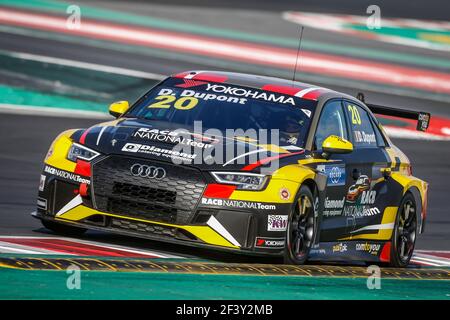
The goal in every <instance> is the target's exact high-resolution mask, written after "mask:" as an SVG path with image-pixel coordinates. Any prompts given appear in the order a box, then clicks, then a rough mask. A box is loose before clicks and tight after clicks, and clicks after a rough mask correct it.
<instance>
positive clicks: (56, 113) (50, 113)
mask: <svg viewBox="0 0 450 320" xmlns="http://www.w3.org/2000/svg"><path fill="white" fill-rule="evenodd" d="M0 113H6V114H23V115H33V116H46V117H63V118H82V119H102V120H103V119H111V118H112V117H111V116H110V115H108V114H107V113H104V112H98V111H88V110H76V109H67V108H58V107H55V108H53V107H40V106H27V105H17V104H7V103H0Z"/></svg>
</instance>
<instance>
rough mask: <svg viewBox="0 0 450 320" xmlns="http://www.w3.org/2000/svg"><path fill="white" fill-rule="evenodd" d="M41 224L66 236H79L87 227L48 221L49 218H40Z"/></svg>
mask: <svg viewBox="0 0 450 320" xmlns="http://www.w3.org/2000/svg"><path fill="white" fill-rule="evenodd" d="M41 222H42V225H43V226H44V227H46V228H47V229H49V230H51V231H53V232H55V233H58V234H61V235H66V236H81V235H82V234H83V233H85V232H86V231H87V229H84V228H79V227H73V226H68V225H65V224H61V223H57V222H53V221H49V220H41Z"/></svg>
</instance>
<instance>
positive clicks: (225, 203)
mask: <svg viewBox="0 0 450 320" xmlns="http://www.w3.org/2000/svg"><path fill="white" fill-rule="evenodd" d="M202 204H204V205H210V206H219V207H230V208H238V209H255V210H276V209H277V207H276V205H274V204H266V203H261V202H249V201H241V200H229V199H214V198H202Z"/></svg>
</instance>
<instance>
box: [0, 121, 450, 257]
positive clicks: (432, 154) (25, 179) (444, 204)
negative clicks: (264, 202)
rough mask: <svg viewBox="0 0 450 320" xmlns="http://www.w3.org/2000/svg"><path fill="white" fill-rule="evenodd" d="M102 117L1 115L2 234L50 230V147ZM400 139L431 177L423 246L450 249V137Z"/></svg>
mask: <svg viewBox="0 0 450 320" xmlns="http://www.w3.org/2000/svg"><path fill="white" fill-rule="evenodd" d="M97 122H99V120H90V119H68V118H57V117H40V116H24V115H8V114H2V115H1V116H0V146H1V150H2V152H1V153H0V168H1V171H0V172H1V173H0V219H1V221H2V223H1V224H0V234H2V235H35V236H36V235H42V233H44V234H45V233H46V230H45V229H43V228H42V227H41V225H40V223H39V221H37V220H35V219H32V218H31V217H30V215H29V214H30V212H31V211H33V210H35V200H36V194H37V186H38V182H39V175H40V171H41V169H42V160H43V159H44V157H45V153H46V152H47V148H48V146H49V145H50V143H51V142H52V140H53V139H54V137H55V136H56V135H57V134H58V133H60V132H61V131H63V130H65V129H67V128H84V127H88V126H90V125H92V124H94V123H97ZM12 141H14V143H12ZM395 144H396V145H397V146H398V147H400V148H401V149H402V150H404V151H405V152H406V153H407V154H408V156H409V158H410V160H411V161H412V163H413V173H414V175H416V176H417V177H419V178H422V179H425V180H427V181H430V190H429V209H428V221H427V226H426V232H425V233H424V234H423V235H421V236H419V238H418V241H417V248H419V249H428V250H431V249H433V250H447V249H449V244H450V236H449V232H448V230H449V228H450V217H449V214H448V201H449V199H448V178H449V172H450V164H449V163H448V159H450V148H449V142H444V141H442V142H441V141H434V142H432V143H430V142H429V141H417V140H404V139H399V140H395ZM87 237H88V238H89V239H94V240H106V241H114V242H116V243H120V242H123V241H124V242H125V243H127V244H131V245H134V244H136V243H138V242H141V241H140V240H139V241H135V240H133V239H131V238H126V237H117V236H114V237H113V236H109V235H107V234H101V233H97V232H90V233H88V235H87ZM142 242H143V244H142V245H143V246H144V247H145V246H146V245H149V246H152V248H153V246H154V245H156V246H157V247H160V248H161V249H162V250H170V251H172V253H175V252H178V253H179V252H181V253H183V252H185V251H186V249H184V248H180V247H177V246H175V247H173V245H171V246H166V245H160V244H156V243H153V242H150V241H142ZM188 250H189V251H190V250H192V249H188ZM200 251H201V250H200ZM200 253H201V252H200Z"/></svg>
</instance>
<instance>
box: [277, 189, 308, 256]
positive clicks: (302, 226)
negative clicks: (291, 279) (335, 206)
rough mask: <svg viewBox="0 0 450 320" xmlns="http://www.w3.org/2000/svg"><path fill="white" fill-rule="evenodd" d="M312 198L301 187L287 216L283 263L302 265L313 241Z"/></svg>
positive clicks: (306, 190)
mask: <svg viewBox="0 0 450 320" xmlns="http://www.w3.org/2000/svg"><path fill="white" fill-rule="evenodd" d="M314 205H315V201H314V196H313V194H312V192H311V190H310V189H309V188H308V187H307V186H302V187H301V188H300V191H299V193H298V195H297V198H296V201H295V202H294V206H293V208H292V212H291V214H290V216H289V220H288V227H287V231H286V246H285V251H284V262H285V263H286V264H304V263H305V262H306V260H307V259H308V255H309V251H310V249H311V246H312V244H313V241H314V232H315V231H314V210H315V209H314Z"/></svg>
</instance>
